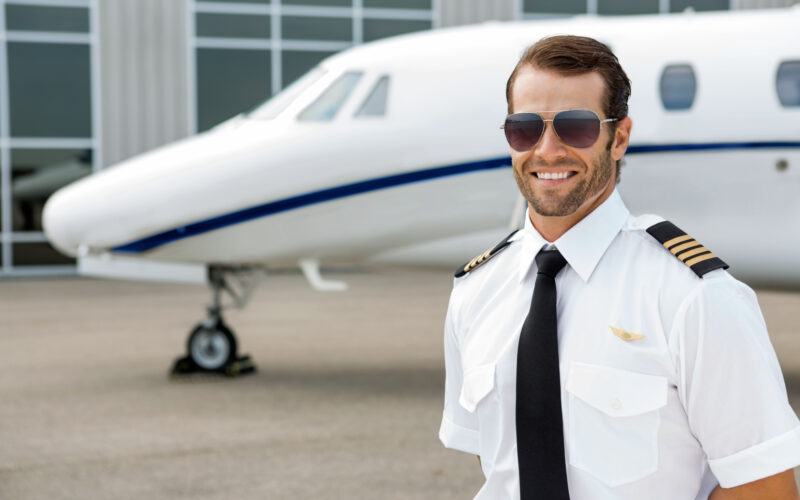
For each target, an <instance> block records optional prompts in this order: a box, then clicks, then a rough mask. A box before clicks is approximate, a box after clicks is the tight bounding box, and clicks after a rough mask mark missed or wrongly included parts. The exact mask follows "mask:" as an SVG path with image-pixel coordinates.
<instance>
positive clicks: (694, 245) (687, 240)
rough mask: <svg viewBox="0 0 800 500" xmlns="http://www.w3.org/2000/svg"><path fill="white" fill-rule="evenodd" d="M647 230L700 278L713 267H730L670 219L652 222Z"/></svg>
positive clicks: (713, 268)
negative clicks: (656, 222)
mask: <svg viewBox="0 0 800 500" xmlns="http://www.w3.org/2000/svg"><path fill="white" fill-rule="evenodd" d="M647 232H648V233H650V236H652V237H653V238H655V239H657V240H658V242H659V243H661V244H662V245H664V248H666V249H667V250H669V251H670V252H672V255H674V256H675V257H677V258H678V260H680V261H681V262H683V263H684V264H686V265H687V266H689V268H690V269H691V270H692V271H694V273H695V274H696V275H698V276H699V277H701V278H702V277H703V275H704V274H706V273H708V272H711V271H713V270H715V269H728V267H730V266H728V264H726V263H725V262H724V261H723V260H722V259H720V258H719V257H717V256H716V255H714V254H713V253H711V251H710V250H709V249H708V248H706V247H704V246H703V245H701V244H700V242H699V241H697V240H695V239H694V238H692V237H691V236H689V235H688V234H686V233H684V232H683V231H681V230H680V229H679V228H678V226H676V225H675V224H673V223H672V222H670V221H667V220H665V221H663V222H659V223H658V224H653V225H652V226H650V227H648V228H647Z"/></svg>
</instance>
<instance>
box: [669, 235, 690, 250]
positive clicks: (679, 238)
mask: <svg viewBox="0 0 800 500" xmlns="http://www.w3.org/2000/svg"><path fill="white" fill-rule="evenodd" d="M691 239H693V238H692V237H691V236H689V235H688V234H684V235H683V236H676V237H674V238H672V239H671V240H669V241H667V242H666V243H664V248H666V249H667V250H669V247H671V246H673V245H677V244H678V243H681V242H683V241H686V240H691Z"/></svg>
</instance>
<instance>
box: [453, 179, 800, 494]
mask: <svg viewBox="0 0 800 500" xmlns="http://www.w3.org/2000/svg"><path fill="white" fill-rule="evenodd" d="M661 220H662V219H660V218H658V217H655V216H642V217H632V216H631V215H630V214H629V212H628V210H627V208H626V207H625V205H624V204H623V202H622V200H621V198H620V197H619V195H618V194H617V192H616V191H615V192H614V193H613V194H612V195H611V196H610V197H609V198H608V199H607V200H606V201H605V202H604V203H603V204H602V205H601V206H599V207H598V208H597V209H596V210H594V211H593V212H592V213H591V214H589V216H587V217H586V218H584V219H583V220H582V221H581V222H579V223H578V224H577V225H576V226H574V227H573V228H571V229H570V230H569V231H568V232H567V233H566V234H564V235H563V236H562V237H561V238H559V239H558V240H557V241H555V242H554V243H555V246H556V247H557V248H558V249H559V250H560V251H561V253H562V255H563V256H564V257H565V258H566V259H567V262H568V265H567V266H566V267H565V268H564V269H563V270H562V271H561V272H560V273H559V274H558V276H557V277H556V287H557V290H558V305H557V308H558V344H559V358H560V363H559V364H560V370H561V388H562V391H561V401H562V405H561V409H562V415H563V422H564V442H565V451H566V461H567V463H566V467H567V477H568V482H569V490H570V497H571V498H572V500H584V499H586V500H588V499H591V500H605V499H608V500H612V499H613V500H619V499H631V500H641V499H643V498H647V499H649V500H660V499H663V500H693V499H706V498H707V497H708V495H709V494H710V492H711V490H712V489H714V487H715V486H716V485H717V484H721V485H722V486H723V487H732V486H737V485H740V484H743V483H747V482H750V481H754V480H756V479H760V478H763V477H766V476H769V475H772V474H776V473H778V472H781V471H784V470H787V469H790V468H792V467H795V466H797V465H798V464H800V422H798V419H797V416H796V415H795V413H794V412H793V411H792V409H791V407H790V406H789V403H788V400H787V396H786V389H785V386H784V383H783V377H782V375H781V371H780V367H779V366H778V362H777V359H776V357H775V354H774V351H773V349H772V346H771V344H770V342H769V338H768V336H767V331H766V325H765V324H764V320H763V318H762V316H761V313H760V311H759V307H758V303H757V301H756V297H755V294H754V293H753V291H752V290H751V289H750V288H748V287H747V286H745V285H744V284H742V283H740V282H738V281H736V280H735V279H733V278H732V277H731V276H730V275H729V274H728V273H727V272H725V271H723V270H716V271H712V272H710V273H708V274H706V275H705V276H704V277H703V278H699V277H698V276H697V275H696V274H694V273H693V272H692V271H691V269H689V268H688V267H686V265H684V264H683V263H682V262H680V261H679V260H678V259H677V258H675V257H674V256H673V255H672V254H671V253H670V252H669V251H667V250H666V249H665V248H664V247H663V246H662V245H661V244H660V243H659V242H658V241H657V240H655V238H653V237H652V236H650V235H649V234H648V233H646V232H645V229H647V227H649V226H651V225H652V224H654V223H656V222H659V221H661ZM512 240H513V243H511V245H510V246H508V247H507V248H505V249H504V250H502V251H501V252H500V253H498V254H497V255H496V256H494V257H493V258H492V259H491V260H489V261H488V262H486V263H485V264H483V265H482V266H480V267H479V268H477V269H475V270H474V271H472V272H470V273H469V274H467V275H466V276H464V277H462V278H457V279H456V280H455V285H454V289H453V292H452V295H451V298H450V305H449V308H448V312H447V320H446V326H445V363H446V368H447V380H446V384H445V386H446V387H445V406H444V415H443V418H442V425H441V429H440V432H439V437H440V439H441V440H442V442H443V443H444V445H445V446H447V447H449V448H454V449H457V450H461V451H465V452H467V453H474V454H476V455H480V457H481V466H482V468H483V473H484V475H485V476H486V482H485V484H484V485H483V487H482V488H481V490H480V491H479V492H478V494H477V496H476V497H475V498H477V499H491V500H500V499H517V498H519V482H518V470H517V469H518V463H517V448H516V446H517V445H516V429H515V417H514V412H515V399H516V364H517V359H516V356H517V342H518V340H519V333H520V330H521V329H522V323H523V321H524V320H525V316H526V315H527V314H528V309H529V307H530V303H531V296H532V293H533V286H534V281H535V277H536V264H535V261H534V257H535V256H536V254H537V253H538V252H539V250H540V249H541V248H542V247H543V246H544V245H545V244H546V243H547V242H546V240H544V238H542V237H541V235H539V233H538V232H537V231H536V230H535V229H534V228H533V226H532V225H531V223H530V221H529V220H528V221H527V222H526V226H525V228H524V229H523V230H522V231H519V232H518V233H516V234H515V235H514V236H513V237H512ZM712 251H713V249H712ZM723 258H724V256H723ZM734 271H735V270H734ZM612 327H613V328H615V329H618V333H620V334H622V336H623V337H624V336H625V334H624V333H623V332H622V331H625V332H630V333H633V334H638V335H643V336H644V337H643V338H640V339H638V340H624V339H623V338H621V337H620V336H618V335H617V334H615V333H614V331H613V330H612Z"/></svg>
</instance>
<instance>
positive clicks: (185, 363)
mask: <svg viewBox="0 0 800 500" xmlns="http://www.w3.org/2000/svg"><path fill="white" fill-rule="evenodd" d="M255 271H256V270H254V269H252V268H224V267H221V266H211V267H209V273H208V277H209V283H210V285H211V288H212V292H213V299H212V302H211V305H210V306H208V313H207V315H206V317H205V319H204V320H203V321H201V322H200V323H199V324H198V325H197V326H196V327H195V328H194V329H193V330H192V332H191V333H190V334H189V338H188V340H187V342H186V352H187V354H186V356H184V357H182V358H178V359H177V360H175V364H174V365H173V366H172V371H171V374H172V375H183V374H188V373H196V372H205V373H220V374H223V375H227V376H229V377H235V376H238V375H244V374H246V373H252V372H254V371H255V370H256V367H255V365H254V364H253V362H252V361H251V359H250V356H246V355H245V356H239V355H238V354H237V342H236V336H235V335H234V334H233V331H232V330H231V329H230V328H229V327H228V325H226V324H225V321H224V320H223V318H222V310H223V308H224V306H223V304H222V293H223V292H227V293H228V294H229V295H230V296H231V298H232V299H233V305H234V306H235V307H239V308H241V307H244V306H245V304H246V303H247V301H248V300H249V298H250V295H251V294H252V292H253V290H254V289H255V287H256V286H257V285H258V283H259V282H260V273H258V272H255ZM226 278H227V279H226ZM234 281H235V282H236V284H237V285H238V288H239V289H240V291H237V290H236V289H235V287H234V286H233V285H232V283H233V282H234Z"/></svg>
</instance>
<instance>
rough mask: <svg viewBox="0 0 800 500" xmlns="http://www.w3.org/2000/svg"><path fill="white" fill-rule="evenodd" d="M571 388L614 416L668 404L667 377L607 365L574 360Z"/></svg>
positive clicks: (569, 388) (573, 391)
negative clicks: (575, 361)
mask: <svg viewBox="0 0 800 500" xmlns="http://www.w3.org/2000/svg"><path fill="white" fill-rule="evenodd" d="M567 392H569V393H570V394H572V395H574V396H575V397H577V398H580V399H581V400H582V401H584V402H586V403H587V404H589V405H591V406H593V407H594V408H597V409H598V410H600V411H602V412H603V413H605V414H607V415H611V416H612V417H629V416H632V415H640V414H642V413H646V412H649V411H653V410H656V409H658V408H661V407H662V406H664V405H666V404H667V378H666V377H660V376H658V375H645V374H643V373H636V372H629V371H626V370H619V369H617V368H610V367H607V366H600V365H590V364H586V363H572V365H570V369H569V375H568V377H567Z"/></svg>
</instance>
